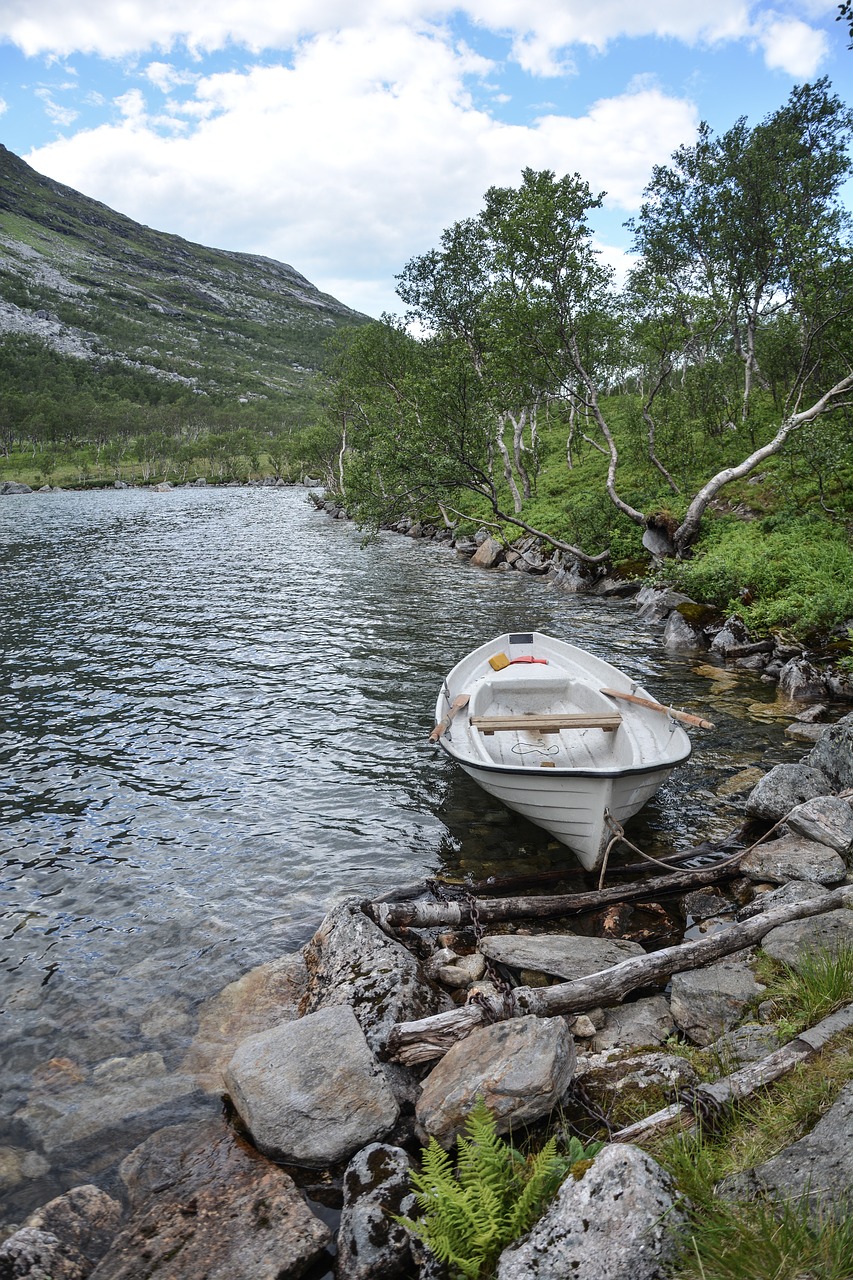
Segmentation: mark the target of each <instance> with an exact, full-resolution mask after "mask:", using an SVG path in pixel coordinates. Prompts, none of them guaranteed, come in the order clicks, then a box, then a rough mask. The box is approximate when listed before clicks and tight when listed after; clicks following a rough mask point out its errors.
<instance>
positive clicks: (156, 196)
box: [0, 0, 853, 316]
mask: <svg viewBox="0 0 853 1280" xmlns="http://www.w3.org/2000/svg"><path fill="white" fill-rule="evenodd" d="M837 9H838V6H837V4H836V3H835V2H834V0H833V2H831V3H826V2H825V0H775V2H774V3H766V2H765V0H755V2H750V0H713V2H712V3H709V2H708V0H703V3H698V2H697V0H642V2H638V0H462V3H459V4H454V3H452V2H451V0H241V3H240V4H239V5H237V4H235V2H234V0H182V2H181V3H180V4H178V3H177V2H176V0H144V3H143V0H0V141H2V142H3V143H4V144H5V145H6V146H7V147H8V148H9V149H10V150H11V151H14V152H15V153H16V154H18V155H19V156H22V157H23V159H25V160H26V161H27V163H29V164H31V165H32V166H33V167H34V168H35V169H37V170H38V171H39V172H40V173H43V174H47V175H48V176H49V177H51V178H54V179H56V180H57V181H59V182H63V183H66V184H67V185H68V186H71V187H74V188H75V189H76V190H78V191H81V192H83V193H84V194H85V195H88V196H92V197H94V198H95V199H97V200H101V201H103V202H104V203H105V204H107V205H109V206H110V207H111V208H113V209H116V210H118V211H120V212H121V213H124V214H127V215H128V216H129V217H131V218H134V219H135V220H136V221H138V222H142V223H145V224H147V225H148V226H151V227H155V228H157V229H158V230H160V231H168V232H173V233H175V234H177V235H181V236H184V237H186V238H187V239H189V240H193V241H196V242H198V243H200V244H204V245H210V246H213V247H216V248H220V249H231V250H237V251H240V252H245V253H255V254H263V255H265V256H267V257H271V258H276V259H278V260H279V261H282V262H288V263H290V264H291V265H292V266H294V267H295V268H296V269H297V270H298V271H301V272H302V273H303V274H304V275H306V276H307V277H308V278H309V280H311V281H312V282H313V283H314V284H316V285H317V286H318V287H319V288H321V289H323V290H324V291H326V292H328V293H331V294H333V295H334V296H335V297H337V298H339V299H340V300H341V301H342V302H345V303H346V304H347V305H349V306H351V307H354V308H356V309H357V310H359V311H364V312H366V313H367V314H369V315H373V316H378V315H379V314H380V313H381V312H382V311H390V312H396V313H400V312H401V311H402V310H403V306H402V303H401V302H400V300H399V299H398V298H397V297H396V296H395V282H394V276H395V274H396V273H397V272H399V271H400V270H401V269H402V267H403V265H404V264H405V263H406V262H407V261H408V259H409V258H411V257H413V256H414V255H417V254H420V253H425V252H427V251H428V250H429V249H430V248H432V247H434V246H435V245H437V244H438V241H439V237H440V235H441V231H442V230H443V229H444V228H445V227H447V226H450V225H451V224H452V223H453V222H455V221H456V220H457V219H460V218H465V217H469V216H475V215H476V213H477V212H478V210H479V209H480V208H481V207H482V198H483V195H484V193H485V191H486V190H487V189H488V188H489V187H490V186H493V185H498V186H512V185H517V184H518V183H519V181H520V177H521V171H522V169H524V168H525V167H528V166H529V167H532V168H534V169H551V170H553V171H554V172H555V173H557V174H558V175H562V174H564V173H574V172H578V173H580V174H581V175H582V176H583V177H584V178H586V180H587V181H588V182H589V183H590V186H591V187H592V188H593V190H594V191H595V192H596V193H598V192H606V193H607V194H606V196H605V201H604V207H603V209H602V210H601V211H600V212H599V213H598V214H597V215H596V218H595V222H594V229H595V235H596V243H597V244H598V246H599V248H600V250H601V253H602V255H603V256H604V258H605V259H606V260H607V261H608V262H610V263H612V265H613V266H614V267H615V268H616V270H617V272H620V273H621V272H623V271H624V269H625V265H626V262H627V261H628V259H627V257H626V255H627V251H628V250H629V248H630V240H631V237H630V232H629V231H628V230H627V229H626V227H625V225H624V224H625V222H626V220H627V219H629V218H630V217H631V216H632V215H634V214H635V213H636V212H637V210H638V208H639V204H640V200H641V196H642V192H643V188H644V186H645V184H646V183H647V181H648V180H649V177H650V175H651V170H652V166H653V165H655V164H663V163H666V161H667V160H668V158H669V157H670V155H671V154H672V152H673V151H674V150H675V148H676V147H678V146H680V145H681V144H682V143H690V142H691V141H692V140H693V139H694V138H695V133H696V127H697V125H698V124H699V122H700V121H701V120H707V121H708V122H709V124H710V125H711V126H712V128H713V130H714V131H715V132H718V133H720V132H724V131H725V130H726V129H728V128H729V127H730V126H731V125H732V124H733V123H734V121H735V120H736V119H738V118H739V117H740V116H746V117H747V118H748V120H749V121H750V123H752V124H757V123H758V122H759V121H760V120H761V119H762V118H763V117H764V116H766V115H767V114H768V113H770V112H772V111H774V110H776V109H777V108H778V107H781V106H782V105H783V104H784V102H785V101H786V99H787V97H788V95H789V93H790V91H791V89H792V88H793V87H794V86H795V85H796V84H802V83H804V82H806V81H811V80H814V79H815V78H816V77H818V76H822V75H826V76H828V77H829V79H830V81H831V82H832V84H833V87H834V89H835V92H836V93H838V94H839V95H840V96H841V97H842V98H843V99H844V100H845V101H848V102H853V51H848V49H847V45H848V43H849V36H848V34H847V31H846V28H845V26H844V25H843V24H842V23H840V22H836V21H835V15H836V13H837ZM850 203H851V204H853V197H851V201H850Z"/></svg>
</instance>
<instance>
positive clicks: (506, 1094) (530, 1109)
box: [416, 1015, 575, 1147]
mask: <svg viewBox="0 0 853 1280" xmlns="http://www.w3.org/2000/svg"><path fill="white" fill-rule="evenodd" d="M574 1071H575V1047H574V1041H573V1039H572V1036H571V1033H570V1032H569V1029H568V1027H567V1026H566V1023H565V1020H564V1019H563V1018H537V1017H536V1016H534V1015H530V1016H529V1017H526V1018H513V1019H511V1020H510V1021H509V1022H498V1023H495V1024H494V1025H492V1026H489V1027H481V1028H479V1029H478V1030H476V1031H473V1032H472V1033H471V1035H469V1036H468V1037H467V1038H466V1039H465V1040H461V1041H459V1042H458V1043H457V1044H455V1045H453V1047H452V1048H451V1049H450V1050H449V1052H448V1053H446V1054H445V1056H444V1057H443V1058H442V1059H441V1061H440V1062H439V1063H438V1065H437V1066H436V1067H434V1068H433V1070H432V1071H431V1072H430V1074H429V1075H428V1076H427V1078H426V1080H424V1084H423V1092H422V1094H421V1096H420V1098H419V1100H418V1105H417V1112H416V1114H417V1120H418V1125H419V1127H420V1130H421V1132H422V1133H423V1134H432V1135H433V1136H434V1137H436V1138H437V1139H438V1141H439V1142H440V1143H441V1144H442V1146H444V1147H449V1146H450V1145H451V1144H452V1142H453V1140H454V1138H456V1137H457V1136H458V1134H460V1133H461V1132H462V1130H463V1128H464V1125H465V1118H466V1116H467V1115H468V1113H469V1112H470V1111H471V1109H472V1108H473V1106H474V1103H475V1102H476V1100H477V1097H478V1096H479V1095H482V1096H483V1098H484V1099H485V1102H486V1105H487V1106H488V1107H489V1109H490V1110H491V1111H492V1113H493V1114H494V1116H495V1120H496V1123H497V1128H498V1132H499V1133H505V1132H506V1131H507V1130H508V1129H510V1128H513V1127H514V1126H516V1125H521V1124H528V1123H530V1122H531V1121H533V1120H538V1119H539V1118H540V1117H541V1116H544V1115H547V1114H548V1112H549V1111H551V1110H552V1109H553V1108H554V1107H555V1106H556V1105H557V1103H558V1101H559V1100H560V1098H561V1097H562V1095H563V1094H564V1093H565V1091H566V1089H567V1088H568V1086H569V1083H570V1082H571V1080H572V1077H573V1075H574Z"/></svg>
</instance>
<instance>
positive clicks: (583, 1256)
mask: <svg viewBox="0 0 853 1280" xmlns="http://www.w3.org/2000/svg"><path fill="white" fill-rule="evenodd" d="M684 1223H685V1218H684V1213H683V1211H682V1209H681V1208H680V1207H679V1205H678V1204H677V1203H676V1192H675V1188H674V1186H673V1183H672V1180H671V1179H670V1177H669V1175H668V1174H666V1173H665V1172H664V1170H663V1169H661V1167H660V1165H658V1164H656V1163H655V1161H654V1160H653V1159H652V1158H651V1156H649V1155H647V1154H646V1152H645V1151H641V1150H640V1149H639V1148H638V1147H632V1146H629V1145H627V1144H625V1145H616V1144H614V1145H613V1146H608V1147H605V1148H604V1149H603V1150H602V1151H601V1152H599V1154H598V1155H597V1156H596V1158H595V1160H594V1161H593V1163H592V1165H591V1166H590V1168H589V1169H588V1170H587V1172H586V1173H585V1174H584V1176H583V1178H581V1180H580V1181H579V1182H576V1181H575V1180H574V1178H567V1180H566V1181H565V1182H564V1183H563V1185H562V1187H561V1188H560V1193H559V1195H558V1196H557V1199H556V1200H555V1201H554V1203H553V1205H552V1206H551V1207H550V1209H549V1210H548V1211H547V1212H546V1214H545V1215H544V1217H542V1218H540V1220H539V1222H537V1224H536V1225H535V1226H534V1227H533V1229H532V1231H530V1232H529V1234H528V1235H527V1236H526V1237H525V1239H524V1240H522V1241H521V1243H520V1244H516V1245H510V1247H509V1248H508V1249H505V1250H504V1252H503V1253H502V1255H501V1259H500V1262H499V1264H498V1272H497V1280H531V1278H532V1277H534V1276H535V1277H536V1280H567V1277H570V1276H576V1277H577V1278H578V1280H584V1278H585V1277H588V1280H660V1278H661V1277H663V1276H664V1274H666V1273H667V1272H666V1267H667V1264H668V1263H669V1262H670V1261H671V1260H672V1258H673V1257H674V1255H675V1253H676V1251H677V1248H678V1232H679V1230H680V1229H681V1228H682V1227H683V1226H684Z"/></svg>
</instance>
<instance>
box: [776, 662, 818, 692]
mask: <svg viewBox="0 0 853 1280" xmlns="http://www.w3.org/2000/svg"><path fill="white" fill-rule="evenodd" d="M779 692H780V693H781V694H782V695H783V696H784V697H786V698H790V699H791V700H792V701H793V702H817V701H819V700H820V699H821V698H825V697H826V681H825V679H824V676H823V672H822V671H818V669H817V667H815V666H813V665H812V663H810V662H809V661H807V659H805V658H791V660H790V662H786V663H785V665H784V667H783V668H782V670H781V671H780V672H779Z"/></svg>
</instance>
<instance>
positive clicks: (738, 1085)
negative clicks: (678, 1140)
mask: <svg viewBox="0 0 853 1280" xmlns="http://www.w3.org/2000/svg"><path fill="white" fill-rule="evenodd" d="M851 1027H853V1004H846V1005H844V1006H843V1007H842V1008H841V1009H838V1010H837V1011H836V1012H835V1013H831V1014H830V1015H829V1017H828V1018H824V1019H823V1021H822V1022H819V1023H818V1024H817V1025H816V1026H814V1027H811V1028H810V1029H809V1030H808V1031H802V1032H800V1034H799V1035H798V1036H797V1037H796V1039H794V1040H790V1041H789V1042H788V1044H786V1045H783V1046H782V1048H781V1049H777V1050H776V1051H775V1052H774V1053H771V1054H768V1056H767V1057H766V1058H762V1059H761V1061H760V1062H751V1063H749V1065H748V1066H745V1067H741V1068H740V1070H738V1071H734V1072H732V1074H731V1075H728V1076H724V1077H723V1079H722V1080H716V1081H714V1083H713V1084H703V1085H700V1086H699V1087H698V1089H696V1091H695V1094H694V1095H693V1097H694V1099H695V1104H694V1102H693V1101H691V1103H689V1104H688V1103H686V1102H676V1103H674V1104H673V1105H672V1106H669V1107H664V1108H663V1109H662V1110H661V1111H656V1112H655V1113H654V1115H651V1116H646V1117H645V1118H644V1119H643V1120H638V1121H637V1122H636V1124H630V1125H628V1126H627V1127H626V1128H624V1129H619V1130H618V1132H617V1133H613V1134H611V1135H610V1141H611V1142H641V1141H642V1140H643V1139H645V1138H651V1137H657V1136H658V1135H659V1134H661V1133H664V1132H665V1131H666V1130H667V1129H671V1128H673V1127H674V1126H677V1127H678V1128H680V1129H692V1128H693V1127H694V1126H695V1124H696V1123H697V1121H696V1111H697V1110H699V1111H701V1109H702V1103H703V1101H707V1102H708V1103H710V1105H711V1106H712V1107H714V1108H720V1107H725V1106H727V1105H728V1104H729V1103H732V1102H738V1101H740V1100H741V1099H743V1098H748V1097H750V1095H751V1094H753V1093H756V1092H757V1091H758V1090H759V1089H763V1088H764V1087H765V1085H768V1084H772V1083H773V1081H774V1080H778V1079H779V1078H780V1077H781V1076H784V1075H787V1073H788V1072H789V1071H792V1070H793V1069H794V1067H796V1066H798V1065H799V1063H801V1062H806V1061H808V1059H809V1058H813V1057H815V1055H816V1054H818V1053H820V1051H821V1049H823V1048H824V1046H825V1045H826V1044H827V1043H828V1041H829V1040H831V1039H832V1037H833V1036H837V1035H840V1034H841V1032H842V1031H849V1030H850V1028H851Z"/></svg>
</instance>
